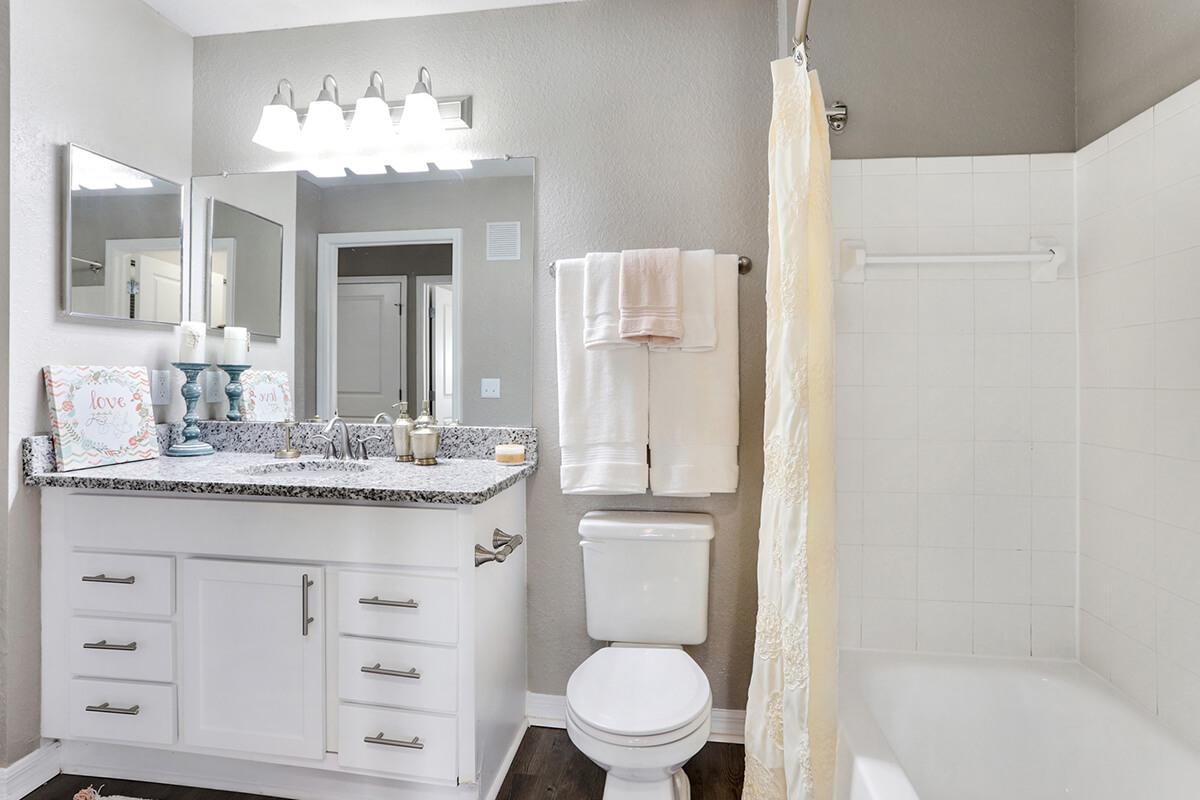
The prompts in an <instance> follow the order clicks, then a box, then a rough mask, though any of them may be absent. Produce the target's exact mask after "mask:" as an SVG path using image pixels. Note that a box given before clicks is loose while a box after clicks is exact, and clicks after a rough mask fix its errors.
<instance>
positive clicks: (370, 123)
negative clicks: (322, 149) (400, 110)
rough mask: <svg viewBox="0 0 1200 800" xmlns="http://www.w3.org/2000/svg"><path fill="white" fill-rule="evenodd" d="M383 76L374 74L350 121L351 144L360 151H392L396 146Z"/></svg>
mask: <svg viewBox="0 0 1200 800" xmlns="http://www.w3.org/2000/svg"><path fill="white" fill-rule="evenodd" d="M383 93H384V89H383V76H382V75H380V74H379V72H378V71H375V72H372V73H371V77H370V79H369V80H368V82H367V91H366V92H365V93H364V94H363V96H362V97H360V98H358V101H357V102H356V103H355V104H354V118H353V119H352V120H351V121H350V143H351V145H353V146H354V147H355V148H356V149H360V150H383V151H387V150H391V149H393V148H394V147H395V144H396V129H395V127H394V126H393V125H392V110H391V109H390V108H388V104H387V100H386V99H384V96H383Z"/></svg>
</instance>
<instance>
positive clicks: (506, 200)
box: [192, 158, 534, 425]
mask: <svg viewBox="0 0 1200 800" xmlns="http://www.w3.org/2000/svg"><path fill="white" fill-rule="evenodd" d="M192 196H193V211H192V213H193V225H195V224H196V222H197V221H198V218H200V217H201V215H204V214H207V215H208V216H209V218H210V219H211V220H212V226H211V229H212V233H211V236H210V237H208V238H209V239H210V241H211V244H210V245H209V247H210V248H211V252H212V253H213V254H214V255H216V254H219V253H222V252H223V248H229V246H230V244H229V242H228V241H223V240H228V239H231V238H236V237H233V236H230V235H228V233H229V231H230V227H229V226H228V224H226V225H222V211H221V206H220V205H218V204H217V203H211V204H210V203H209V198H215V199H216V201H218V202H220V203H223V204H225V205H226V206H228V207H229V211H228V214H229V215H230V216H231V217H234V216H236V213H235V212H236V211H237V210H239V209H240V210H241V211H242V212H243V213H248V214H250V215H257V217H258V218H265V219H267V220H272V221H277V222H279V223H280V224H281V225H282V234H283V242H284V245H283V248H282V252H283V271H284V273H285V274H288V275H294V276H295V313H294V315H292V316H293V318H294V325H295V329H294V331H291V333H292V337H291V338H292V341H294V343H295V348H296V354H295V374H294V375H293V384H294V386H295V389H296V390H295V393H294V394H295V397H296V413H297V415H298V416H299V417H311V416H314V415H319V416H320V417H322V418H324V419H328V418H329V417H330V416H331V415H332V414H333V413H335V412H336V413H337V414H339V415H340V416H342V417H344V418H346V419H350V420H370V419H372V418H373V417H374V416H375V415H376V414H378V413H379V412H389V413H392V412H393V411H394V409H393V406H394V404H396V403H397V402H399V401H401V400H404V401H406V402H407V403H408V407H409V409H410V412H411V413H412V415H413V416H416V415H417V414H418V413H419V412H420V411H421V409H422V406H423V405H424V404H425V403H428V404H429V407H430V410H431V412H432V414H433V415H434V416H435V417H436V418H437V419H438V420H439V421H441V422H450V421H454V422H458V423H461V424H466V425H529V424H532V418H533V411H532V408H533V399H532V391H533V387H532V366H531V365H532V360H533V359H532V345H533V319H532V315H533V314H532V312H533V270H534V254H533V252H532V243H533V241H534V236H533V222H534V159H532V158H505V159H493V160H485V161H476V162H475V166H474V168H473V169H471V170H463V171H439V170H433V171H430V172H426V173H395V172H392V171H390V170H388V171H387V172H385V173H384V174H379V175H353V174H345V175H343V176H341V177H315V176H313V175H312V174H310V173H307V172H298V173H294V172H274V173H257V174H239V175H224V176H213V177H199V178H194V179H193V184H192ZM201 203H203V204H205V206H204V208H201V207H200V206H199V204H201ZM209 205H211V206H212V208H211V209H209V208H208V206H209ZM260 221H261V220H260ZM241 222H242V223H245V224H247V225H248V224H249V223H251V222H253V220H250V219H246V218H242V219H241ZM259 230H260V231H262V230H265V229H264V228H261V226H260V228H259ZM223 234H224V235H223ZM264 238H266V237H265V236H264ZM232 249H233V250H235V251H236V252H235V253H234V254H233V255H232V256H231V257H230V259H231V260H232V261H233V263H234V268H233V270H232V271H233V274H234V275H235V276H237V278H236V279H235V281H234V285H235V286H236V285H237V282H238V281H240V280H242V278H241V275H242V274H243V269H245V268H246V267H244V265H245V264H246V258H248V256H246V255H245V254H244V249H243V245H242V242H241V240H240V239H239V240H238V242H237V244H236V245H235V246H234V247H233V248H232ZM196 263H201V262H198V261H197V262H196ZM222 263H228V262H223V261H222V257H220V256H218V257H216V258H213V259H211V267H210V270H209V274H208V275H207V277H206V281H207V286H208V291H209V295H210V297H212V298H217V297H218V296H221V295H219V294H218V287H219V285H221V284H223V282H224V281H225V280H226V277H225V276H227V275H228V272H224V271H223V269H224V268H223V267H222V266H221V265H222ZM271 263H275V262H274V260H272V261H271ZM255 266H256V267H257V263H256V265H255ZM268 284H270V285H269V286H268ZM274 287H275V284H274V283H270V281H269V280H268V279H267V277H266V276H265V275H264V276H262V284H261V287H260V288H259V289H256V290H255V291H253V292H247V294H246V297H247V299H243V294H242V293H241V291H240V290H236V289H235V290H234V291H233V292H232V293H228V292H227V293H226V294H224V295H223V298H224V300H223V301H216V302H210V303H209V306H208V313H209V321H210V324H211V325H214V326H219V325H221V324H222V323H223V322H224V324H232V325H239V326H245V327H249V328H251V330H254V331H258V330H259V329H258V328H256V327H255V323H252V322H250V318H249V317H243V316H242V314H243V313H244V312H243V309H244V304H245V303H251V304H254V303H259V301H260V300H261V299H262V298H268V299H269V298H270V297H271V295H270V294H269V290H270V289H273V288H274ZM268 305H269V303H268ZM231 306H232V311H231V310H230V308H231ZM287 316H288V315H284V318H285V319H286V318H287ZM285 335H286V332H285Z"/></svg>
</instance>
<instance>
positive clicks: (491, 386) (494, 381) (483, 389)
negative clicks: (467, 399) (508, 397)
mask: <svg viewBox="0 0 1200 800" xmlns="http://www.w3.org/2000/svg"><path fill="white" fill-rule="evenodd" d="M479 396H480V397H481V398H483V399H484V400H499V399H500V379H499V378H480V379H479Z"/></svg>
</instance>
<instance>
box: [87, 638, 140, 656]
mask: <svg viewBox="0 0 1200 800" xmlns="http://www.w3.org/2000/svg"><path fill="white" fill-rule="evenodd" d="M83 649H84V650H120V651H121V652H123V653H132V652H133V651H134V650H137V642H130V643H129V644H109V643H108V640H107V639H101V640H100V641H98V642H84V643H83Z"/></svg>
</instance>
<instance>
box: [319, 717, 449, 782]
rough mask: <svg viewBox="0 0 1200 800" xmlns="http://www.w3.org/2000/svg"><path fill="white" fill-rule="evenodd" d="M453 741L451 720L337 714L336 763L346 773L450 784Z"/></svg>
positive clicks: (447, 718)
mask: <svg viewBox="0 0 1200 800" xmlns="http://www.w3.org/2000/svg"><path fill="white" fill-rule="evenodd" d="M456 737H457V731H456V725H455V720H454V718H453V717H435V716H430V715H427V714H414V713H412V712H408V711H392V710H389V709H384V708H364V707H360V706H348V705H342V706H339V708H338V763H339V764H341V765H342V766H343V767H349V768H351V769H368V770H374V771H376V772H394V773H397V774H400V775H411V776H413V777H419V778H443V779H445V780H454V778H455V777H456V772H457V770H456V769H455V754H456V752H457V745H456V741H455V740H456ZM414 738H415V739H416V741H415V742H414V741H413V739H414ZM368 739H374V740H375V741H373V742H371V741H367V740H368Z"/></svg>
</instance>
